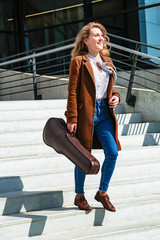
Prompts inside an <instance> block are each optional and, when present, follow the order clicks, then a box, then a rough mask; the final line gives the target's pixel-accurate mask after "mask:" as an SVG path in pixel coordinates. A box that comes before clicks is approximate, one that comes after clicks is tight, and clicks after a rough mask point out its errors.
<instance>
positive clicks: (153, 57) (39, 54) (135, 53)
mask: <svg viewBox="0 0 160 240" xmlns="http://www.w3.org/2000/svg"><path fill="white" fill-rule="evenodd" d="M74 45H75V44H74V43H71V44H68V45H67V46H63V47H58V48H55V49H50V50H46V51H44V52H40V53H32V54H31V55H29V56H25V57H21V58H17V59H14V60H10V61H6V62H3V63H0V67H2V66H6V65H9V64H14V63H17V62H22V61H25V60H29V59H31V58H37V57H40V56H44V55H48V54H51V53H56V52H60V51H64V50H66V49H70V48H73V47H74ZM110 45H111V47H114V48H116V49H120V50H122V51H126V52H129V53H132V54H134V55H138V56H140V57H145V58H148V59H153V60H155V61H158V62H160V58H158V57H155V56H152V55H149V54H147V53H142V52H139V51H136V50H133V49H130V48H126V47H123V46H120V45H118V44H114V43H110Z"/></svg>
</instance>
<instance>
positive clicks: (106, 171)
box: [95, 118, 118, 192]
mask: <svg viewBox="0 0 160 240" xmlns="http://www.w3.org/2000/svg"><path fill="white" fill-rule="evenodd" d="M95 132H96V134H97V136H98V138H99V140H100V142H101V145H102V147H103V150H104V154H105V159H104V162H103V165H102V168H101V181H100V187H99V190H100V191H103V192H106V191H107V190H108V187H109V183H110V180H111V177H112V174H113V172H114V169H115V165H116V160H117V156H118V148H117V144H116V141H115V138H114V126H113V122H112V119H111V118H108V119H106V120H103V121H101V122H99V123H98V124H97V125H96V126H95Z"/></svg>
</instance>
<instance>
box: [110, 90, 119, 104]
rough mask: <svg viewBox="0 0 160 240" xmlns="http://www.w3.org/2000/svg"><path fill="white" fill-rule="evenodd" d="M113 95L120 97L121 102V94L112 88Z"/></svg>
mask: <svg viewBox="0 0 160 240" xmlns="http://www.w3.org/2000/svg"><path fill="white" fill-rule="evenodd" d="M112 96H117V97H118V98H119V103H120V100H121V98H120V94H119V93H118V92H116V91H115V90H114V89H113V88H112Z"/></svg>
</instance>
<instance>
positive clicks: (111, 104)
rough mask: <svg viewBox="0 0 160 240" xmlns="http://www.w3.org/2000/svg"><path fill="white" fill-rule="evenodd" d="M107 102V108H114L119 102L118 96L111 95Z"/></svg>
mask: <svg viewBox="0 0 160 240" xmlns="http://www.w3.org/2000/svg"><path fill="white" fill-rule="evenodd" d="M108 104H109V108H113V109H114V108H115V107H117V105H118V104H119V97H117V96H113V97H112V98H111V99H110V100H109V101H108Z"/></svg>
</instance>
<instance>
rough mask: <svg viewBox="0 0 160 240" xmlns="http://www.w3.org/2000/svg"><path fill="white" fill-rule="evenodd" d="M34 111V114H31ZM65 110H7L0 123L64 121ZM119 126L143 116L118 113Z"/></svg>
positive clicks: (139, 120)
mask: <svg viewBox="0 0 160 240" xmlns="http://www.w3.org/2000/svg"><path fill="white" fill-rule="evenodd" d="M33 111H34V112H33ZM64 113H65V109H58V108H53V109H51V108H49V109H47V108H44V109H43V108H42V109H31V110H30V109H26V110H25V109H22V110H14V111H11V110H7V111H1V116H0V121H2V122H4V121H8V122H9V121H22V120H23V121H25V120H40V119H41V120H46V121H47V119H48V118H50V117H58V118H63V119H65V115H64ZM116 117H117V120H118V123H119V124H128V123H135V122H142V120H143V116H142V114H141V113H118V114H116Z"/></svg>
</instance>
